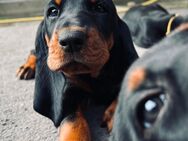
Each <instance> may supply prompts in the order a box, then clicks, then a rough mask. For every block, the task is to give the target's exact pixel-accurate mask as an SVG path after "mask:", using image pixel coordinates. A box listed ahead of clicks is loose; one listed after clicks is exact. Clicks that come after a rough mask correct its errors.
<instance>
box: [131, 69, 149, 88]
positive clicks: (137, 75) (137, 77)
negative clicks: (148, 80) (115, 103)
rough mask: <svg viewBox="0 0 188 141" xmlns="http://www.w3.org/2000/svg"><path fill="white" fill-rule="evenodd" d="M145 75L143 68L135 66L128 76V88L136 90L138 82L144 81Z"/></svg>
mask: <svg viewBox="0 0 188 141" xmlns="http://www.w3.org/2000/svg"><path fill="white" fill-rule="evenodd" d="M145 76H146V71H145V70H144V69H143V68H137V69H135V70H133V72H131V73H130V75H129V78H128V90H129V91H134V90H136V89H137V88H138V87H139V86H140V84H141V83H142V82H143V81H144V79H145Z"/></svg>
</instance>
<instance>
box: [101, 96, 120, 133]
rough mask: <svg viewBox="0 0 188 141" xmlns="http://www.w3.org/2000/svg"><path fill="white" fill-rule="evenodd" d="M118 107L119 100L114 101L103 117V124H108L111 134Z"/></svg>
mask: <svg viewBox="0 0 188 141" xmlns="http://www.w3.org/2000/svg"><path fill="white" fill-rule="evenodd" d="M116 106H117V99H116V100H114V101H113V102H112V103H111V105H110V106H109V107H108V108H107V109H106V111H105V113H104V116H103V123H106V125H107V129H108V131H109V132H111V130H112V127H113V121H114V113H115V110H116Z"/></svg>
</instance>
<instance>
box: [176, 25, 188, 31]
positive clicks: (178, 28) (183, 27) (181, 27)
mask: <svg viewBox="0 0 188 141" xmlns="http://www.w3.org/2000/svg"><path fill="white" fill-rule="evenodd" d="M176 30H177V31H185V30H188V23H183V24H181V25H180V26H179V27H177V28H176Z"/></svg>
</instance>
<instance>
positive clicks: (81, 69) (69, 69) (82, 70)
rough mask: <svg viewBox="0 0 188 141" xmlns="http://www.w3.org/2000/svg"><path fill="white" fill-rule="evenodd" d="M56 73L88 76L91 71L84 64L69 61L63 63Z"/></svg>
mask: <svg viewBox="0 0 188 141" xmlns="http://www.w3.org/2000/svg"><path fill="white" fill-rule="evenodd" d="M57 71H59V72H63V73H64V74H65V75H79V74H88V73H90V72H91V69H90V68H89V67H88V66H87V65H86V64H83V63H80V62H78V61H75V60H71V61H68V62H67V63H64V64H63V65H62V66H61V67H60V68H59V69H58V70H57Z"/></svg>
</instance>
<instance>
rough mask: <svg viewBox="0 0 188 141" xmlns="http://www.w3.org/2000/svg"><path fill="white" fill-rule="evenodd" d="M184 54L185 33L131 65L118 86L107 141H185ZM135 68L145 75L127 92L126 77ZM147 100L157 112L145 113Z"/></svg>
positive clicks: (186, 46) (186, 79)
mask: <svg viewBox="0 0 188 141" xmlns="http://www.w3.org/2000/svg"><path fill="white" fill-rule="evenodd" d="M187 51H188V30H185V31H181V32H175V33H172V34H171V35H170V36H168V37H167V38H165V39H164V40H162V41H161V42H160V43H159V44H157V45H156V46H154V47H153V48H152V49H151V51H150V52H149V53H148V54H147V55H145V56H144V57H143V58H141V59H139V60H137V61H136V62H135V63H134V64H133V65H132V67H131V68H130V70H129V71H128V72H127V76H126V77H125V79H124V82H123V84H122V85H123V86H122V88H121V92H120V96H119V101H118V102H119V103H118V106H117V109H116V113H115V118H114V126H113V131H112V137H111V141H125V140H126V141H186V140H188V134H187V132H188V128H187V124H188V103H187V100H188V95H187V91H188V75H187V72H188V64H187V59H188V54H187ZM137 68H142V69H144V70H145V73H146V75H145V78H144V80H143V81H142V82H141V84H140V85H139V86H138V87H137V88H136V89H135V90H131V91H130V90H129V88H128V83H129V77H130V73H132V72H133V71H134V70H135V69H137ZM161 95H163V96H165V99H164V100H160V98H159V97H160V96H161ZM149 100H152V101H155V103H156V104H157V106H155V108H156V109H155V110H157V111H153V113H149V112H145V110H144V106H145V104H146V102H147V101H149ZM157 108H158V109H157ZM151 116H154V117H155V118H152V117H151ZM148 119H153V121H149V120H148ZM146 122H151V123H150V126H145V125H144V124H145V123H146Z"/></svg>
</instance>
